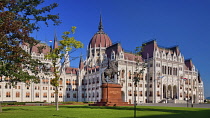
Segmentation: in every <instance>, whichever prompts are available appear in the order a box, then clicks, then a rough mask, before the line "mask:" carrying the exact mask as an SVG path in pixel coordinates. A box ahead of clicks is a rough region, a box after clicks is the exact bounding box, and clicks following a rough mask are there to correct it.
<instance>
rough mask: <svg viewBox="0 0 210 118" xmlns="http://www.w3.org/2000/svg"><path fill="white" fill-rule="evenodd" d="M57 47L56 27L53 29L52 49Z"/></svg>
mask: <svg viewBox="0 0 210 118" xmlns="http://www.w3.org/2000/svg"><path fill="white" fill-rule="evenodd" d="M57 47H58V38H57V35H56V29H55V31H54V44H53V49H55V48H57Z"/></svg>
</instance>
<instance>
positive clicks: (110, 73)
mask: <svg viewBox="0 0 210 118" xmlns="http://www.w3.org/2000/svg"><path fill="white" fill-rule="evenodd" d="M117 73H118V63H117V62H116V61H109V60H108V67H107V68H106V69H105V70H104V73H102V82H103V83H109V82H112V83H113V82H114V78H115V75H116V74H117ZM107 77H108V79H107Z"/></svg>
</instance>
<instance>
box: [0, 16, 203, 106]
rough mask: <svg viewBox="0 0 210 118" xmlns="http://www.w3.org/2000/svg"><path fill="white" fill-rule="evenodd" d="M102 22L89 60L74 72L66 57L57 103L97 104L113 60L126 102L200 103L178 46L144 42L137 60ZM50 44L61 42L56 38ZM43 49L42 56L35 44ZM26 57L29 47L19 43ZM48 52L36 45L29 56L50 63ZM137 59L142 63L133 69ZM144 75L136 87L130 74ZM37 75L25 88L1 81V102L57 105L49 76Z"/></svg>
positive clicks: (199, 87) (195, 78) (196, 80)
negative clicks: (106, 31)
mask: <svg viewBox="0 0 210 118" xmlns="http://www.w3.org/2000/svg"><path fill="white" fill-rule="evenodd" d="M103 29H104V28H103V25H102V19H101V18H100V21H99V26H98V31H97V32H96V33H95V34H94V36H93V37H92V38H91V40H90V42H89V44H88V46H87V56H86V59H85V60H84V59H83V58H82V57H81V58H80V62H79V63H78V68H73V67H71V66H70V60H69V56H68V55H67V56H66V57H65V61H66V62H68V63H65V66H61V64H58V66H59V65H60V66H61V67H63V70H65V71H63V72H62V74H61V76H60V80H59V93H58V97H59V98H58V99H59V102H67V101H76V102H97V101H100V100H101V98H102V89H101V85H102V83H103V82H102V75H103V73H104V70H105V69H106V68H107V66H108V64H107V63H108V61H115V62H117V64H118V66H117V69H118V73H117V74H116V75H115V78H116V83H117V84H119V85H121V86H122V88H121V97H122V100H123V101H124V102H128V103H129V104H133V103H134V98H135V97H136V101H137V103H187V101H188V102H190V103H203V102H204V86H203V81H202V79H201V77H200V74H199V71H198V70H197V69H196V67H195V65H194V64H193V62H192V60H191V59H188V60H187V59H185V58H184V56H183V54H182V53H181V51H180V50H179V47H178V46H175V47H170V48H163V47H160V46H159V45H158V44H157V41H156V40H152V41H148V42H146V43H144V44H142V47H143V49H142V52H141V56H136V55H135V54H134V53H131V52H126V51H125V50H124V49H123V47H122V46H121V44H120V43H115V44H113V43H112V40H111V39H110V37H109V36H108V35H107V34H106V33H105V32H104V30H103ZM53 42H54V43H53V46H54V47H57V46H58V45H59V42H58V40H57V37H56V36H55V37H54V41H53ZM40 45H46V48H45V49H43V51H42V52H41V53H40V51H38V48H37V47H38V46H40ZM20 46H21V47H22V49H23V50H25V51H26V52H29V53H30V49H29V47H28V46H27V45H24V44H21V45H20ZM49 51H51V49H50V46H47V44H44V43H40V44H38V45H36V46H34V47H33V48H32V52H31V55H32V58H34V59H39V60H41V61H42V62H43V63H48V64H49V65H51V64H52V63H51V60H48V59H45V55H46V54H47V53H48V52H49ZM136 58H138V59H139V60H140V62H139V63H140V64H138V67H137V66H136V65H137V64H136V63H137V62H136V60H135V59H136ZM143 65H146V68H145V70H144V72H143V73H142V76H141V78H140V80H139V82H138V83H137V85H134V75H135V74H134V73H136V71H138V70H141V69H143V68H144V67H143ZM49 73H51V74H48V75H46V74H45V73H44V72H40V73H39V74H38V77H39V78H40V83H31V84H30V85H27V84H25V83H22V82H19V83H17V84H16V85H15V86H10V85H9V84H7V83H8V80H7V78H4V77H1V78H0V101H1V102H5V101H17V102H37V101H39V102H49V103H50V102H55V94H54V92H55V88H54V87H53V86H52V85H51V84H50V81H51V79H52V78H54V76H53V73H52V72H49Z"/></svg>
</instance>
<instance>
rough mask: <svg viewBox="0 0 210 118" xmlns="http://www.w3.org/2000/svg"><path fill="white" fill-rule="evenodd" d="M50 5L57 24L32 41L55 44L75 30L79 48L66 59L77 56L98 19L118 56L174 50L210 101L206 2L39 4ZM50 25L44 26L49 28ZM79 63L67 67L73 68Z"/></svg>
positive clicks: (209, 9) (69, 0)
mask: <svg viewBox="0 0 210 118" xmlns="http://www.w3.org/2000/svg"><path fill="white" fill-rule="evenodd" d="M53 2H56V3H58V4H59V6H58V7H57V8H55V9H54V10H53V11H51V14H59V16H60V20H61V21H62V24H60V25H59V26H53V25H50V26H49V27H46V26H45V25H43V24H42V23H40V24H39V26H40V27H41V29H40V30H39V31H37V32H34V33H33V34H32V36H34V37H36V38H37V39H38V40H42V41H43V42H48V41H49V40H53V39H54V35H55V33H56V35H57V37H58V39H59V40H61V36H62V32H64V31H68V30H69V29H71V26H76V27H77V29H76V33H75V34H74V35H72V36H74V37H75V38H76V39H77V40H79V41H81V42H82V43H83V44H84V48H83V49H79V50H77V52H75V53H74V54H73V55H72V56H75V55H83V58H85V57H86V49H87V45H88V43H89V41H90V39H91V38H92V37H93V35H94V34H95V33H96V32H97V31H98V25H99V18H100V14H101V15H102V21H103V27H104V31H105V33H107V34H108V36H109V37H110V38H111V40H112V42H113V43H115V42H120V43H121V45H122V47H123V48H124V50H126V51H133V50H134V49H135V47H137V46H140V45H141V44H142V43H145V42H148V41H150V40H153V39H155V40H156V41H157V44H158V45H159V46H162V47H172V46H175V45H178V46H179V49H180V50H181V53H182V54H183V55H184V58H185V59H192V61H193V64H194V65H195V67H196V68H197V69H198V70H199V71H200V73H201V77H202V80H203V82H204V88H205V97H209V96H210V71H209V68H208V67H210V48H209V47H210V46H209V45H210V0H45V3H43V4H42V5H43V6H46V5H49V4H50V3H53ZM49 23H50V22H49ZM78 61H79V59H77V60H75V61H72V62H71V66H73V67H78Z"/></svg>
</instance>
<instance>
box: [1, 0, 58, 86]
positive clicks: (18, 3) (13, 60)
mask: <svg viewBox="0 0 210 118" xmlns="http://www.w3.org/2000/svg"><path fill="white" fill-rule="evenodd" d="M43 2H44V0H3V1H2V0H1V1H0V78H1V79H2V78H9V80H8V81H7V82H8V84H12V85H14V83H16V82H26V83H30V82H31V81H34V82H37V77H36V76H35V75H36V73H37V72H38V69H37V65H39V64H41V63H40V62H39V61H38V60H33V59H32V58H31V55H30V52H31V49H32V47H33V46H34V45H36V44H38V43H39V41H38V40H36V39H34V38H33V37H30V33H33V31H34V30H39V28H40V27H39V25H38V23H39V22H44V23H45V24H46V25H47V26H48V22H49V21H52V22H53V23H54V25H58V24H59V23H60V21H59V16H58V15H51V14H47V13H49V12H50V11H51V10H52V9H54V8H56V7H57V6H58V4H57V3H53V4H50V5H49V6H45V7H42V8H38V6H39V5H41V4H42V3H43ZM23 43H27V44H28V45H29V47H30V51H29V53H28V52H26V51H24V50H23V49H22V48H21V47H20V44H23ZM26 68H27V69H28V70H30V72H31V73H33V74H30V73H29V72H28V71H26V70H25V69H26Z"/></svg>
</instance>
